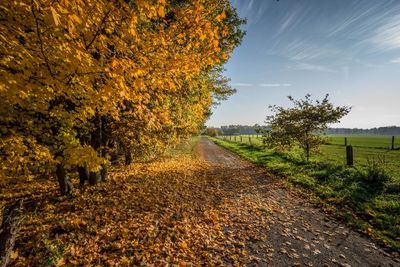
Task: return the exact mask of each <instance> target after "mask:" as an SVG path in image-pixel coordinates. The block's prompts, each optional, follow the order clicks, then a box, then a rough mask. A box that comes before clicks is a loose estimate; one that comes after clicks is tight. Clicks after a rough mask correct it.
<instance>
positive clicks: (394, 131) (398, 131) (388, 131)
mask: <svg viewBox="0 0 400 267" xmlns="http://www.w3.org/2000/svg"><path fill="white" fill-rule="evenodd" d="M326 134H364V135H400V127H397V126H387V127H379V128H371V129H358V128H353V129H350V128H329V129H328V130H327V131H326Z"/></svg>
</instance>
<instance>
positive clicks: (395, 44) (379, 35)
mask: <svg viewBox="0 0 400 267" xmlns="http://www.w3.org/2000/svg"><path fill="white" fill-rule="evenodd" d="M369 41H370V42H371V43H373V44H375V45H376V46H377V47H378V48H379V49H380V50H381V51H388V50H393V49H399V48H400V15H397V16H392V17H389V18H387V19H386V20H384V22H383V24H382V25H381V26H380V27H379V28H377V29H376V30H375V34H374V35H373V36H372V37H371V38H370V39H369Z"/></svg>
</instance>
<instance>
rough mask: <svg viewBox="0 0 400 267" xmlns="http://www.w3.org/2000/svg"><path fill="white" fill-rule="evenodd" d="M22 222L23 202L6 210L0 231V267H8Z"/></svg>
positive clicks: (19, 201) (18, 202)
mask: <svg viewBox="0 0 400 267" xmlns="http://www.w3.org/2000/svg"><path fill="white" fill-rule="evenodd" d="M21 221H22V200H18V201H17V202H16V203H15V204H13V205H11V206H9V207H8V208H6V209H5V210H4V214H3V221H2V224H1V229H0V267H6V266H7V264H8V262H9V260H10V256H11V253H12V251H13V248H14V243H15V238H16V237H17V233H18V230H19V226H20V224H21Z"/></svg>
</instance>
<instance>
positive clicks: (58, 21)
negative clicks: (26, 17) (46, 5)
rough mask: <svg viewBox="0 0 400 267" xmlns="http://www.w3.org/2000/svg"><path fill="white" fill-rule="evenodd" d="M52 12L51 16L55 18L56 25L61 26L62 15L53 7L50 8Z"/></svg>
mask: <svg viewBox="0 0 400 267" xmlns="http://www.w3.org/2000/svg"><path fill="white" fill-rule="evenodd" d="M50 10H51V15H52V16H53V20H54V24H55V25H56V26H58V25H59V24H60V15H58V13H57V11H56V10H55V9H54V8H53V7H50Z"/></svg>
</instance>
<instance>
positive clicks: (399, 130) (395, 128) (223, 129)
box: [217, 125, 400, 135]
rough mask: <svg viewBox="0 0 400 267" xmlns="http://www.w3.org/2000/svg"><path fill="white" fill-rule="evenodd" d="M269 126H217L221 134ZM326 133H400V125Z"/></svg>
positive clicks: (252, 132)
mask: <svg viewBox="0 0 400 267" xmlns="http://www.w3.org/2000/svg"><path fill="white" fill-rule="evenodd" d="M260 128H267V127H265V126H260V125H253V126H249V125H227V126H221V127H220V128H217V130H218V131H219V133H220V134H221V135H240V134H257V129H260ZM325 133H326V134H343V135H346V134H362V135H400V127H398V126H387V127H378V128H371V129H359V128H329V129H328V130H326V132H325Z"/></svg>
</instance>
